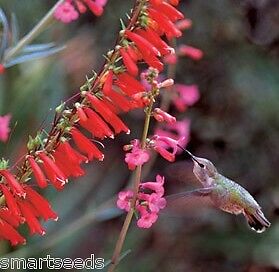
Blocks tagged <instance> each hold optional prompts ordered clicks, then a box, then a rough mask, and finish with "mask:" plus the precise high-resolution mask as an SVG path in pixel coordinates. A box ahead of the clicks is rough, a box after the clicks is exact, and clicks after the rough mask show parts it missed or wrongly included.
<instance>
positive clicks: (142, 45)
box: [125, 30, 160, 56]
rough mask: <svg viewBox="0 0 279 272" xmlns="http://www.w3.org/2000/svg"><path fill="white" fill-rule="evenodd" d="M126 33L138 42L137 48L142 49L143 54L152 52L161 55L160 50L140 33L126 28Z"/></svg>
mask: <svg viewBox="0 0 279 272" xmlns="http://www.w3.org/2000/svg"><path fill="white" fill-rule="evenodd" d="M125 35H126V36H127V37H128V38H129V39H130V40H131V41H132V42H134V43H135V44H136V46H137V48H138V49H139V50H140V52H141V53H142V54H150V55H154V56H160V52H159V50H158V49H157V48H156V47H155V46H153V45H152V44H151V43H150V42H149V41H147V40H146V39H145V38H143V37H141V36H140V35H138V34H136V33H134V32H132V31H130V30H125Z"/></svg>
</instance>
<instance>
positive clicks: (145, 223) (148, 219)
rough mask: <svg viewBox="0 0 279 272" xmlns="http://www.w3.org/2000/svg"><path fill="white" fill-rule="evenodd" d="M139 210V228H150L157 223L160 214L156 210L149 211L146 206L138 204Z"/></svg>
mask: <svg viewBox="0 0 279 272" xmlns="http://www.w3.org/2000/svg"><path fill="white" fill-rule="evenodd" d="M137 210H138V211H139V213H140V219H139V220H138V221H137V226H138V227H139V228H143V229H148V228H150V227H151V226H152V224H153V223H155V222H156V221H157V219H158V214H157V213H155V212H151V213H149V212H148V211H147V209H146V208H145V207H144V206H140V205H139V206H138V207H137Z"/></svg>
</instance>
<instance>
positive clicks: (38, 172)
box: [27, 156, 47, 188]
mask: <svg viewBox="0 0 279 272" xmlns="http://www.w3.org/2000/svg"><path fill="white" fill-rule="evenodd" d="M27 160H28V162H29V164H30V167H31V169H32V172H33V174H34V176H35V179H36V181H37V184H38V186H39V187H40V188H45V187H47V180H46V177H45V175H44V173H43V171H42V169H41V168H40V167H39V165H38V164H37V162H36V161H35V159H34V158H33V157H32V156H28V157H27Z"/></svg>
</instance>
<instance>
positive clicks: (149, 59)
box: [142, 54, 164, 72]
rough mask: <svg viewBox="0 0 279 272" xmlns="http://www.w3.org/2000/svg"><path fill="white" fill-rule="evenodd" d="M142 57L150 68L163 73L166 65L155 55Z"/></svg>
mask: <svg viewBox="0 0 279 272" xmlns="http://www.w3.org/2000/svg"><path fill="white" fill-rule="evenodd" d="M142 57H143V59H144V61H145V62H146V63H147V64H148V65H149V66H151V67H153V68H156V69H157V70H158V71H159V72H161V71H163V69H164V64H163V63H162V62H161V61H159V59H157V58H156V57H155V56H154V55H150V54H148V55H147V54H143V55H142Z"/></svg>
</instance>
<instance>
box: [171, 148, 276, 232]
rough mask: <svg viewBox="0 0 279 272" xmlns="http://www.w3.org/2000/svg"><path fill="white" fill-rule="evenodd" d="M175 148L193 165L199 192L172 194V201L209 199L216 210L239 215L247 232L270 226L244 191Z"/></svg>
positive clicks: (204, 161) (200, 160)
mask: <svg viewBox="0 0 279 272" xmlns="http://www.w3.org/2000/svg"><path fill="white" fill-rule="evenodd" d="M178 147H179V148H181V149H182V150H183V151H184V152H185V153H186V154H188V156H190V157H191V159H192V161H193V163H194V167H193V173H194V175H195V176H196V178H197V179H198V180H199V182H200V183H201V184H202V188H199V189H195V190H192V191H188V192H182V193H178V194H175V195H173V196H174V197H175V198H177V197H185V196H196V197H197V196H198V197H209V198H210V199H211V201H212V203H213V205H214V206H215V207H216V208H218V209H221V210H223V211H225V212H227V213H231V214H234V215H238V214H243V215H244V217H245V218H246V220H247V223H248V225H249V226H250V228H251V229H252V230H254V231H256V232H257V233H261V232H264V231H265V230H266V228H268V227H270V225H271V224H270V222H269V221H268V220H267V219H266V217H265V216H264V214H263V212H262V208H261V207H260V205H259V204H258V203H257V201H256V200H255V199H254V198H253V196H252V195H251V194H250V193H249V192H248V191H247V190H246V189H244V188H243V187H242V186H240V185H239V184H238V183H236V182H234V181H232V180H230V179H229V178H227V177H225V176H223V175H221V174H220V173H219V172H218V170H217V169H216V167H215V166H214V164H213V163H212V162H211V161H209V160H208V159H204V158H199V157H196V156H194V155H193V154H192V153H191V152H190V151H188V150H187V149H184V148H183V147H181V146H180V145H178ZM170 198H172V196H170Z"/></svg>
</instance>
